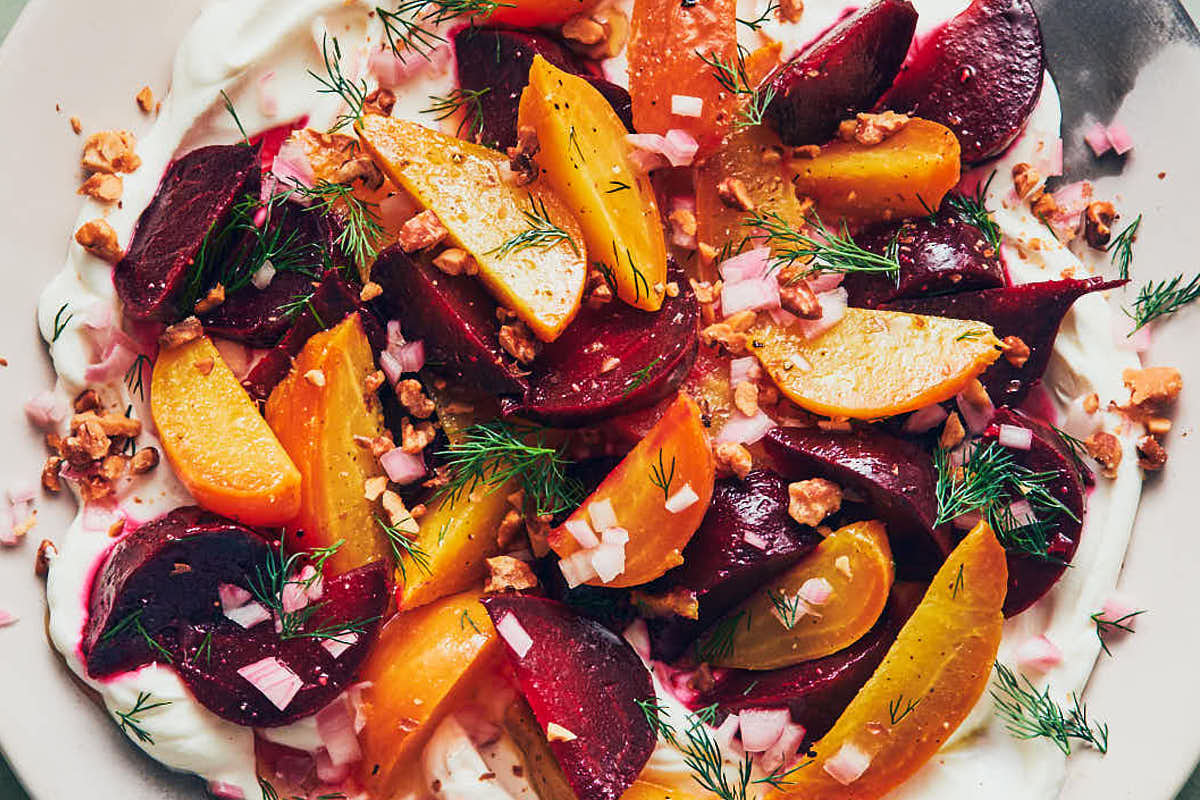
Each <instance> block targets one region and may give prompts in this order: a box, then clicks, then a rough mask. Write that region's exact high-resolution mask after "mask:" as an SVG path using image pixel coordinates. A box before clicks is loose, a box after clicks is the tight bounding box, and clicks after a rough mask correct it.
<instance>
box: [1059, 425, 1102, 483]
mask: <svg viewBox="0 0 1200 800" xmlns="http://www.w3.org/2000/svg"><path fill="white" fill-rule="evenodd" d="M1050 428H1051V429H1052V430H1053V431H1054V433H1055V435H1056V436H1058V439H1059V441H1061V442H1062V444H1063V447H1064V448H1066V451H1067V453H1068V454H1069V455H1070V456H1071V462H1072V464H1073V465H1074V467H1075V471H1076V472H1078V473H1079V479H1080V480H1082V481H1085V482H1086V481H1087V480H1088V476H1089V475H1090V474H1091V472H1092V471H1091V469H1090V468H1089V467H1088V465H1087V461H1085V460H1084V456H1086V455H1087V454H1088V451H1087V445H1086V444H1084V442H1083V440H1081V439H1079V438H1078V437H1075V436H1072V435H1071V434H1069V433H1067V432H1066V431H1064V430H1063V429H1062V428H1060V427H1058V426H1057V425H1055V424H1054V423H1050Z"/></svg>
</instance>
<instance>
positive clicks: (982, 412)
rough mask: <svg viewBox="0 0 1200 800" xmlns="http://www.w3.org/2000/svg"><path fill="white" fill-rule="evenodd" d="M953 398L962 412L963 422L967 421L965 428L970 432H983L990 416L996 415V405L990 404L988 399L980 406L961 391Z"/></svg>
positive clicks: (990, 419) (990, 418) (989, 421)
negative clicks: (985, 403) (983, 405)
mask: <svg viewBox="0 0 1200 800" xmlns="http://www.w3.org/2000/svg"><path fill="white" fill-rule="evenodd" d="M955 399H956V400H957V401H958V411H959V413H960V414H962V418H963V422H965V423H967V429H968V430H970V431H971V433H983V431H984V429H985V428H987V426H988V425H989V424H990V423H991V421H992V417H994V416H995V415H996V407H995V406H993V405H992V401H991V400H988V403H987V405H986V406H985V407H983V408H980V407H979V406H976V405H975V404H974V403H972V402H971V401H970V400H968V399H967V398H966V397H965V396H964V394H963V393H961V392H960V393H959V395H958V396H957V397H956V398H955Z"/></svg>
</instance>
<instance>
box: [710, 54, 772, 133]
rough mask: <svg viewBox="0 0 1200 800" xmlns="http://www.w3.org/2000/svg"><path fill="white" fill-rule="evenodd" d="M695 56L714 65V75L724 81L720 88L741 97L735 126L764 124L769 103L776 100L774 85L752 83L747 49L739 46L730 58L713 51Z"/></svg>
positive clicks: (721, 82)
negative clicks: (749, 74)
mask: <svg viewBox="0 0 1200 800" xmlns="http://www.w3.org/2000/svg"><path fill="white" fill-rule="evenodd" d="M696 55H697V56H699V57H700V60H701V61H703V62H704V63H705V64H707V65H708V66H709V67H711V68H712V76H713V78H715V79H716V81H717V83H719V84H721V88H722V89H724V90H725V91H727V92H729V93H730V94H732V95H733V96H734V97H735V98H739V99H740V100H741V105H742V108H741V109H740V110H739V111H738V118H737V120H736V121H735V122H734V127H736V128H739V129H740V128H750V127H753V126H755V125H761V124H763V120H764V119H765V117H766V113H767V106H769V105H771V101H772V100H774V99H775V87H774V86H771V85H770V84H767V85H765V86H751V85H750V78H749V76H748V75H747V74H746V50H745V48H743V47H742V46H741V45H738V48H737V54H736V56H735V57H734V58H733V59H730V60H729V61H723V60H721V58H720V57H718V56H716V55H714V54H713V53H709V54H708V55H705V54H703V53H701V52H700V51H699V50H697V51H696Z"/></svg>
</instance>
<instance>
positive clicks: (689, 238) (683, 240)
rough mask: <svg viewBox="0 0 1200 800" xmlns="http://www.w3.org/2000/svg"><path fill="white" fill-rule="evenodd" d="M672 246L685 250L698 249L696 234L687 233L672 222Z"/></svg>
mask: <svg viewBox="0 0 1200 800" xmlns="http://www.w3.org/2000/svg"><path fill="white" fill-rule="evenodd" d="M671 244H673V245H675V246H676V247H682V248H683V249H685V250H695V249H696V234H694V233H688V232H686V231H685V230H684V229H683V228H682V227H681V226H679V225H677V224H676V223H675V221H674V220H671Z"/></svg>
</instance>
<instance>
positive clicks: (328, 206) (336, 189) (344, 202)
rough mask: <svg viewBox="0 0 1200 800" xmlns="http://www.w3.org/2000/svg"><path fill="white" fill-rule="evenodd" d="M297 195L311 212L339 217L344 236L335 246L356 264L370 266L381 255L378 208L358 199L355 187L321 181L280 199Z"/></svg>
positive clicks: (381, 229) (381, 234) (341, 235)
mask: <svg viewBox="0 0 1200 800" xmlns="http://www.w3.org/2000/svg"><path fill="white" fill-rule="evenodd" d="M293 195H294V196H298V197H300V198H302V199H303V200H304V201H305V202H306V203H307V204H308V205H307V208H308V210H309V211H310V212H314V211H315V212H317V213H324V214H337V215H338V217H339V218H340V219H341V221H342V232H341V234H339V235H338V238H337V239H335V240H334V244H336V245H337V246H338V247H340V248H341V249H342V251H343V252H344V253H345V254H346V255H348V256H349V257H350V259H351V260H352V261H353V262H354V263H355V264H358V265H359V266H362V265H365V264H369V263H371V261H372V260H373V259H374V258H375V256H376V255H378V254H379V247H378V243H379V242H380V241H381V240H382V239H383V237H384V234H385V230H384V227H383V222H382V221H381V220H380V217H379V213H378V211H377V205H376V204H375V203H371V202H368V201H366V200H362V199H361V198H359V197H358V196H357V195H355V194H354V187H353V186H350V185H349V184H345V183H331V182H329V181H326V180H319V181H317V182H316V184H314V185H313V186H295V187H292V188H290V189H288V190H287V191H286V192H284V193H283V194H282V195H280V196H283V197H291V196H293Z"/></svg>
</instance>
